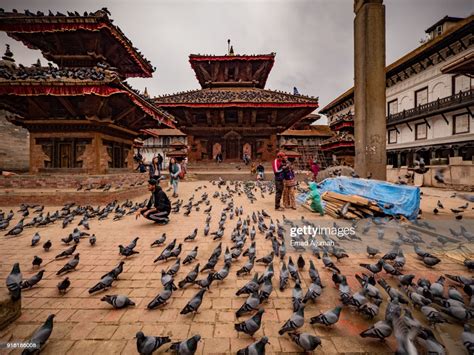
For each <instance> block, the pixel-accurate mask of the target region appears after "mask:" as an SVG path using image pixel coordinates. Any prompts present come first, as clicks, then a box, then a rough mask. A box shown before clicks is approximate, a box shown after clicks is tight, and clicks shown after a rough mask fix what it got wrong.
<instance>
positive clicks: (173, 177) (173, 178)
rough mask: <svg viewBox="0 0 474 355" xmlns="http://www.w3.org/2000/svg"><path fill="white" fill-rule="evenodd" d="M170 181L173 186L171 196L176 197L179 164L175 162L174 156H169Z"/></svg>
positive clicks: (179, 170)
mask: <svg viewBox="0 0 474 355" xmlns="http://www.w3.org/2000/svg"><path fill="white" fill-rule="evenodd" d="M169 172H170V182H171V185H172V186H173V197H178V181H179V173H180V172H181V166H180V165H179V164H178V163H177V162H176V159H175V158H171V160H170V164H169Z"/></svg>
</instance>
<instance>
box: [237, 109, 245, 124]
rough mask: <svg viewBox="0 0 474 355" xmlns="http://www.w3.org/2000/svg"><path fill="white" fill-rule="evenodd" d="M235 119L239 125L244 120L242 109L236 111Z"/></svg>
mask: <svg viewBox="0 0 474 355" xmlns="http://www.w3.org/2000/svg"><path fill="white" fill-rule="evenodd" d="M237 121H238V123H239V126H241V125H242V124H243V122H244V111H243V109H240V110H238V111H237Z"/></svg>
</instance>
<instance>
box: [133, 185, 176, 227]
mask: <svg viewBox="0 0 474 355" xmlns="http://www.w3.org/2000/svg"><path fill="white" fill-rule="evenodd" d="M148 190H149V191H150V192H151V196H150V199H149V200H148V204H147V206H146V207H144V208H142V209H140V210H138V212H137V215H136V218H138V217H140V215H142V216H143V217H145V218H146V219H149V220H151V221H154V222H156V223H159V224H166V223H168V222H169V218H168V216H169V214H170V212H171V203H170V200H169V199H168V196H166V193H165V192H164V191H163V189H162V188H161V186H160V185H159V181H157V180H155V179H150V180H148Z"/></svg>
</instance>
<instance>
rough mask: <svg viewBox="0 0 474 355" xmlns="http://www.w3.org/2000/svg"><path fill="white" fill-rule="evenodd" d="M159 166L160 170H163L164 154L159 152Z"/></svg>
mask: <svg viewBox="0 0 474 355" xmlns="http://www.w3.org/2000/svg"><path fill="white" fill-rule="evenodd" d="M158 166H159V168H160V171H161V170H163V156H162V155H161V153H158Z"/></svg>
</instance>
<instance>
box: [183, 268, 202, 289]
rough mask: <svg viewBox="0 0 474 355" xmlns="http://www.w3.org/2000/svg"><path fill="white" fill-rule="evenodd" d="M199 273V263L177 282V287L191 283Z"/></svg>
mask: <svg viewBox="0 0 474 355" xmlns="http://www.w3.org/2000/svg"><path fill="white" fill-rule="evenodd" d="M198 275H199V264H197V265H196V266H195V267H194V269H192V270H191V271H190V272H189V273H188V274H187V275H186V277H185V278H184V279H183V280H181V281H180V282H179V283H178V286H179V288H183V287H184V286H185V285H186V284H192V283H194V281H196V279H197V277H198Z"/></svg>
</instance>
